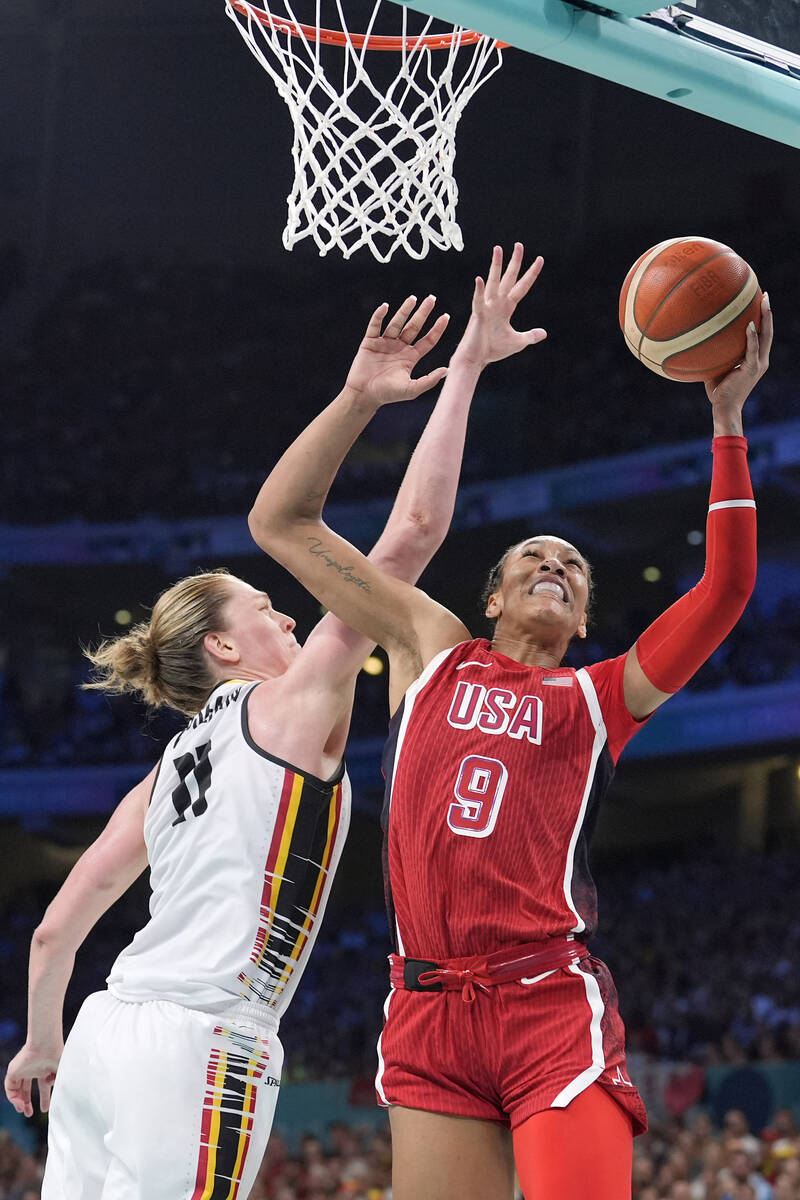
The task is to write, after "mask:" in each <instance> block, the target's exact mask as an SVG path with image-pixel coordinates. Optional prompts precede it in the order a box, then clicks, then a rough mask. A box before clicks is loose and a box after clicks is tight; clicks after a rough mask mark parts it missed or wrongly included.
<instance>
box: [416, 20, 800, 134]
mask: <svg viewBox="0 0 800 1200" xmlns="http://www.w3.org/2000/svg"><path fill="white" fill-rule="evenodd" d="M647 3H648V0H608V3H606V4H605V5H602V6H601V5H600V4H595V3H590V2H589V0H574V2H573V3H570V2H568V0H415V3H414V5H413V6H414V7H417V8H420V9H423V10H424V11H426V12H430V13H432V14H434V15H435V16H437V17H441V18H442V19H444V20H447V21H452V22H454V23H461V24H464V25H467V26H468V27H470V28H472V29H477V30H479V31H480V32H482V33H487V34H490V35H491V36H493V37H497V38H500V39H502V40H503V41H505V42H508V43H510V44H511V45H512V46H517V47H519V48H520V49H521V50H528V51H530V52H531V53H533V54H538V55H541V56H543V57H545V58H550V59H553V60H554V61H556V62H560V63H563V64H564V65H566V66H571V67H575V68H577V69H578V70H582V71H587V72H590V73H592V74H594V75H598V76H600V77H601V78H603V79H608V80H611V81H612V82H615V83H620V84H624V85H625V86H627V87H631V88H634V89H636V90H637V91H640V92H646V93H648V94H649V95H652V96H657V97H660V98H662V99H664V100H665V101H667V102H668V103H672V104H678V105H681V106H682V107H685V108H689V109H692V110H693V111H695V112H699V113H704V114H706V115H707V116H711V117H715V118H716V119H718V120H720V121H725V122H727V123H728V124H731V125H735V126H737V127H738V128H740V129H745V130H749V131H751V132H753V133H758V134H761V135H762V136H763V137H768V138H772V139H774V140H776V141H781V142H785V143H786V144H787V145H790V146H797V147H800V11H799V10H800V5H798V4H797V3H795V0H763V2H762V0H696V2H695V3H682V4H671V5H667V6H665V7H662V8H656V9H655V10H653V11H652V12H649V13H648V12H646V11H645V7H646V4H647Z"/></svg>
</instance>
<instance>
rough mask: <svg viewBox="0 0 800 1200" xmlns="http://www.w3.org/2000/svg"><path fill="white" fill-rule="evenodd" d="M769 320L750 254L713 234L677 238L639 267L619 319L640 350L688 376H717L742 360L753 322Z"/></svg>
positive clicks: (661, 368) (660, 366) (667, 371)
mask: <svg viewBox="0 0 800 1200" xmlns="http://www.w3.org/2000/svg"><path fill="white" fill-rule="evenodd" d="M750 321H754V322H755V326H756V329H758V328H759V326H760V324H761V289H760V288H759V286H758V280H757V279H756V276H755V272H754V271H753V269H752V267H749V266H748V265H747V263H746V262H745V261H744V259H743V258H740V257H739V255H738V254H737V253H736V252H735V251H734V250H731V248H730V246H724V245H723V244H722V243H721V242H714V241H711V239H710V238H701V237H680V238H669V239H668V240H667V241H666V242H659V244H658V245H657V246H653V247H652V248H651V249H650V250H647V251H646V252H645V253H644V254H643V255H642V256H641V257H640V258H638V259H637V260H636V262H635V263H634V264H633V266H632V267H631V269H630V271H629V272H628V274H627V275H626V277H625V282H624V283H623V285H622V291H621V292H620V297H619V323H620V328H621V329H622V332H623V334H624V335H625V342H626V343H627V346H628V349H629V350H630V351H631V353H632V354H635V355H636V357H637V358H638V359H639V361H640V362H643V363H644V365H645V366H646V367H649V368H650V370H651V371H655V372H656V373H657V374H658V375H663V376H664V377H665V378H666V379H677V380H681V381H683V382H685V383H691V382H696V381H698V380H711V379H717V378H719V377H720V376H721V375H725V374H727V372H728V371H731V370H733V368H734V367H735V366H736V365H737V364H738V363H740V362H741V361H742V359H743V358H744V356H745V351H746V349H747V333H746V330H747V326H748V324H749V322H750Z"/></svg>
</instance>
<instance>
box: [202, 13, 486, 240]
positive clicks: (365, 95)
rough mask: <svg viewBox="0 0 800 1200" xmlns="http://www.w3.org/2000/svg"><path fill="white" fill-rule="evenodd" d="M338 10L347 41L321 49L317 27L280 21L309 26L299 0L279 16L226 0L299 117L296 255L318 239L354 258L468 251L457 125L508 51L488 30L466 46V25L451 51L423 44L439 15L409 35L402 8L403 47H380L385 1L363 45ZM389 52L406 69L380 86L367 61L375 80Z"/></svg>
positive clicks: (293, 222)
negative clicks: (456, 171) (375, 42)
mask: <svg viewBox="0 0 800 1200" xmlns="http://www.w3.org/2000/svg"><path fill="white" fill-rule="evenodd" d="M321 3H322V0H315V4H316V30H319V29H320V28H322V29H325V28H330V27H331V26H330V25H329V24H328V25H326V24H325V23H322V22H321V20H320V17H321V15H322V14H321V12H320V8H321ZM334 5H335V9H336V14H337V15H338V19H339V22H340V27H341V31H342V32H343V33H344V34H345V35H346V42H345V45H343V46H341V47H338V46H325V47H322V46H321V44H320V41H319V39H318V38H315V37H313V36H309V35H308V34H307V33H304V32H302V31H298V34H297V36H292V34H290V33H289V32H287V30H286V26H285V25H284V26H281V18H283V19H284V20H288V21H291V22H292V24H293V25H294V26H299V24H300V20H299V19H298V18H297V17H296V16H295V13H294V12H293V10H292V7H291V2H290V0H280V8H281V12H280V13H278V12H277V11H276V9H277V8H278V0H276V3H275V4H274V5H273V9H272V13H271V16H267V14H265V12H264V10H263V9H259V8H256V7H255V6H254V5H252V4H250V3H249V0H225V8H226V12H227V15H228V16H229V17H230V18H231V19H232V20H233V21H234V22H235V24H236V27H237V29H238V30H239V32H240V33H241V35H242V37H243V38H244V40H245V41H246V42H247V45H248V46H249V47H250V50H251V51H252V53H253V54H254V55H255V57H256V58H257V60H258V61H259V63H260V64H261V66H262V67H263V68H264V70H265V71H267V73H268V74H269V75H270V77H271V78H272V80H273V81H274V83H275V86H276V87H277V89H278V91H279V92H280V94H281V96H282V97H283V99H284V100H285V101H286V103H287V104H288V106H289V111H290V112H291V115H292V121H293V123H294V144H293V147H292V157H293V159H294V169H295V175H294V186H293V187H292V191H291V194H290V195H289V197H288V207H289V213H288V220H287V223H286V228H285V229H284V231H283V244H284V246H285V247H286V249H287V250H291V249H292V247H293V246H294V245H295V243H296V242H299V241H301V240H302V239H303V238H306V237H312V238H313V239H314V241H315V242H316V244H317V246H318V248H319V252H320V254H327V253H328V251H329V250H331V249H333V248H334V247H338V248H339V249H340V250H341V251H342V254H343V255H344V257H345V258H349V257H350V255H351V254H353V253H354V251H356V250H358V249H360V248H361V247H362V246H368V247H369V249H370V250H371V251H372V253H373V254H374V256H375V257H376V258H377V259H378V260H379V261H380V262H388V261H389V259H390V258H391V256H392V255H393V254H394V252H395V250H396V249H398V247H400V246H402V248H403V249H404V250H405V251H406V252H407V253H408V254H409V255H411V257H412V258H423V257H424V256H425V255H426V254H427V253H428V250H429V249H430V247H431V245H433V246H436V247H438V248H439V249H440V250H449V249H451V248H455V249H457V250H461V249H462V247H463V244H464V240H463V237H462V235H461V229H460V227H459V225H458V222H457V221H456V218H455V212H456V202H457V200H458V187H457V185H456V181H455V179H454V177H453V165H454V162H455V154H456V148H455V137H456V126H457V125H458V121H459V118H460V117H461V114H462V113H463V111H464V109H465V107H466V105H467V103H468V102H469V100H470V99H471V97H472V96H473V95H474V93H475V92H476V91H477V89H478V88H479V87H480V86H481V84H483V83H485V82H486V80H487V79H488V78H489V77H490V76H491V75H493V74H494V72H495V71H496V70H498V68H499V67H500V65H501V63H502V50H501V48H500V46H498V43H497V42H496V41H494V40H492V39H491V38H489V37H481V38H480V39H479V40H477V41H475V42H474V43H473V44H464V43H463V40H462V39H463V38H464V35H465V33H466V31H465V30H463V29H461V28H458V27H457V28H456V29H455V30H454V31H453V34H452V43H451V44H450V45H449V47H448V48H445V49H430V48H428V47H427V46H425V45H423V44H421V40H420V39H421V38H423V37H424V36H425V35H426V33H429V32H430V29H431V25H432V21H433V18H428V20H427V22H426V23H425V25H424V28H423V29H422V31H421V32H420V31H418V30H415V31H414V32H412V33H409V32H407V21H408V14H407V10H406V9H405V8H403V9H402V10H401V11H402V36H403V38H404V39H406V40H405V41H404V45H403V48H402V49H398V50H397V51H395V52H393V51H380V52H379V51H376V50H371V49H370V48H369V39H370V37H371V36H373V31H374V28H375V19H376V16H377V14H378V10H379V8H380V6H381V0H377V2H376V3H375V7H374V9H373V12H372V16H371V18H370V21H369V25H368V28H367V30H366V33H367V38H366V42H365V44H364V46H363V47H362V48H360V49H359V48H357V47H356V45H354V43H353V41H352V40H351V39H352V36H353V35H351V34H350V33H349V32H348V31H347V27H346V25H345V16H344V13H343V11H342V0H330V2H329V4H328V7H329V8H330V10H331V12H332V11H333V6H334ZM391 7H394V6H391ZM265 17H266V18H267V19H266V20H265ZM310 32H311V33H313V32H315V31H314V30H313V29H312V30H311V31H310ZM374 36H377V34H375V35H374ZM459 52H460V53H459ZM323 57H324V58H325V68H326V70H327V72H328V73H327V74H326V71H325V70H324V69H323V63H322V60H323ZM389 59H391V60H393V65H394V63H396V62H397V61H399V71H398V72H397V74H396V76H395V78H394V79H393V81H392V82H390V83H389V84H388V86H386V87H384V88H383V90H381V88H380V87H379V86H377V85H376V84H375V82H374V81H373V79H371V78H370V74H369V69H368V68H371V69H372V71H373V75H374V74H376V73H378V72H377V70H376V60H389ZM332 60H334V61H335V62H336V63H337V68H336V75H335V77H333V73H332V68H331V65H330V64H331V61H332ZM339 62H341V70H339V69H338V63H339Z"/></svg>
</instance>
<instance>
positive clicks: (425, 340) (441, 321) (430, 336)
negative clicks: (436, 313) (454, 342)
mask: <svg viewBox="0 0 800 1200" xmlns="http://www.w3.org/2000/svg"><path fill="white" fill-rule="evenodd" d="M449 320H450V314H449V313H442V315H441V316H440V317H437V319H436V321H434V323H433V325H432V326H431V327H430V329H429V330H428V332H427V333H426V334H425V336H424V337H422V338H420V339H419V341H418V342H417V344H416V346H415V349H416V350H417V351H419V357H420V358H422V357H423V355H425V354H427V353H428V351H430V350H432V349H433V347H434V346H435V345H436V343H437V342H438V341H439V339H440V338H441V336H442V334H443V333H444V331H445V329H447V323H448V321H449Z"/></svg>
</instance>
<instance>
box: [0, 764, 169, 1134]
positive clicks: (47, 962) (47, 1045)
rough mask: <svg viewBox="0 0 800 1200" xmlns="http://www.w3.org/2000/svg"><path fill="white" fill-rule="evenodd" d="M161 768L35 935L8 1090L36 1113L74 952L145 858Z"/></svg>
mask: <svg viewBox="0 0 800 1200" xmlns="http://www.w3.org/2000/svg"><path fill="white" fill-rule="evenodd" d="M154 779H155V768H154V769H153V771H151V772H150V774H149V775H148V777H147V779H144V780H143V781H142V782H141V783H140V784H137V786H136V787H135V788H133V789H132V790H131V791H130V792H129V793H128V795H127V796H126V797H125V798H124V799H123V800H122V801H121V802H120V803H119V805H118V806H117V808H116V810H115V811H114V814H113V816H112V817H111V819H110V820H109V822H108V824H107V825H106V827H105V829H104V830H103V832H102V833H101V834H100V837H99V838H98V839H97V840H96V841H95V842H93V843H92V845H91V846H90V847H89V849H88V850H87V851H86V852H85V853H84V854H83V855H81V857H80V858H79V859H78V861H77V863H76V864H75V866H74V867H73V868H72V870H71V871H70V873H69V875H68V876H67V878H66V880H65V881H64V884H63V885H62V887H61V888H60V890H59V892H58V894H57V895H56V897H55V899H54V900H53V902H52V903H51V904H50V906H49V907H48V909H47V912H46V913H45V915H44V917H43V919H42V922H41V924H40V925H39V926H38V928H37V929H36V930H35V931H34V934H33V940H32V941H31V953H30V965H29V979H28V1034H27V1038H26V1041H25V1045H24V1046H23V1047H22V1049H21V1050H20V1051H19V1053H18V1054H17V1055H16V1056H15V1057H14V1058H13V1059H12V1060H11V1062H10V1063H9V1066H8V1071H7V1072H6V1079H5V1089H6V1096H7V1097H8V1099H9V1101H10V1102H11V1103H12V1104H13V1106H14V1108H15V1109H16V1110H17V1112H18V1113H23V1114H24V1115H25V1116H26V1117H30V1116H32V1115H33V1104H32V1101H31V1085H32V1082H33V1080H34V1079H37V1080H38V1082H39V1100H40V1104H41V1109H42V1112H47V1109H48V1108H49V1106H50V1092H51V1090H52V1086H53V1080H54V1079H55V1073H56V1069H57V1067H58V1062H59V1059H60V1058H61V1052H62V1050H63V1048H64V1034H63V1015H62V1014H63V1008H64V995H65V993H66V990H67V984H68V983H69V980H70V976H71V975H72V968H73V965H74V962H75V953H76V951H77V950H78V948H79V947H80V945H81V944H82V943H83V941H84V939H85V938H86V935H87V934H88V933H89V930H90V929H91V928H92V926H93V925H94V924H95V923H96V922H97V921H98V920H99V919H100V917H101V916H102V915H103V913H104V912H105V911H106V910H107V909H109V908H110V907H111V905H112V904H113V903H114V901H115V900H118V899H119V897H120V896H121V895H122V894H123V892H125V891H127V889H128V888H129V887H130V885H131V884H132V883H133V881H134V880H135V879H137V878H138V877H139V876H140V875H141V873H142V871H143V870H144V869H145V867H146V866H147V850H146V847H145V842H144V818H145V814H146V812H147V805H148V803H149V800H150V793H151V791H152V789H153V782H154Z"/></svg>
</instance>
